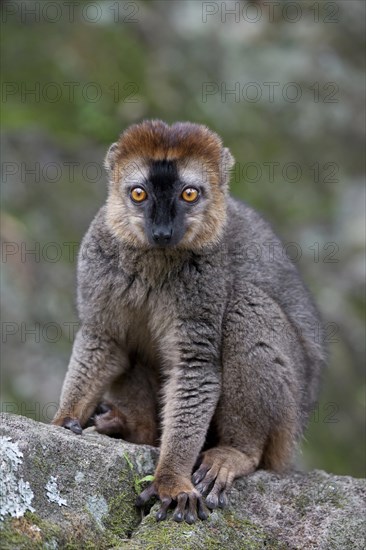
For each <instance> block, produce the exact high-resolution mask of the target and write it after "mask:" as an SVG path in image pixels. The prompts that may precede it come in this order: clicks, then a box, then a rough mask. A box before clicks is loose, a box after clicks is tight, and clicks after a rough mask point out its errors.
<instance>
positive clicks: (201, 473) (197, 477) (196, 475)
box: [192, 464, 209, 485]
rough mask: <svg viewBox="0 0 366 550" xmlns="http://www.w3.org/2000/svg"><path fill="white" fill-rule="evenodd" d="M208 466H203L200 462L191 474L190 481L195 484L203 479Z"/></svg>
mask: <svg viewBox="0 0 366 550" xmlns="http://www.w3.org/2000/svg"><path fill="white" fill-rule="evenodd" d="M208 470H209V468H208V467H207V466H205V465H204V464H202V465H201V466H200V467H199V468H198V470H197V471H196V472H195V473H194V474H193V476H192V483H193V484H194V485H197V483H199V482H200V481H202V480H203V478H204V477H205V475H206V474H207V472H208Z"/></svg>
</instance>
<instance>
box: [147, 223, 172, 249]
mask: <svg viewBox="0 0 366 550" xmlns="http://www.w3.org/2000/svg"><path fill="white" fill-rule="evenodd" d="M152 236H153V239H154V242H155V243H156V244H160V245H164V244H168V242H169V241H170V239H171V238H172V230H171V228H168V227H157V228H156V229H153V231H152Z"/></svg>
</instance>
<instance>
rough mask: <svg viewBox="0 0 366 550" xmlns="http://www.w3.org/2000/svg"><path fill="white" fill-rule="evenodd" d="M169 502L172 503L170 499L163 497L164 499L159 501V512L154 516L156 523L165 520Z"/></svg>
mask: <svg viewBox="0 0 366 550" xmlns="http://www.w3.org/2000/svg"><path fill="white" fill-rule="evenodd" d="M171 502H172V499H171V498H170V497H164V498H162V499H161V506H160V510H159V511H158V512H157V514H156V516H155V517H156V520H157V521H162V520H164V519H166V516H167V513H168V508H169V506H170V504H171Z"/></svg>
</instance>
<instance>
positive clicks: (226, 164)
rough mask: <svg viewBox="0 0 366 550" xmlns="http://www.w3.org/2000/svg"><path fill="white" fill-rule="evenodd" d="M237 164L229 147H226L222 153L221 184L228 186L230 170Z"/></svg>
mask: <svg viewBox="0 0 366 550" xmlns="http://www.w3.org/2000/svg"><path fill="white" fill-rule="evenodd" d="M234 164H235V159H234V157H233V156H232V154H231V153H230V150H229V149H228V148H227V147H224V148H223V149H222V152H221V167H220V171H221V174H220V175H221V184H222V185H224V186H227V185H228V184H229V180H230V170H231V169H232V167H233V166H234Z"/></svg>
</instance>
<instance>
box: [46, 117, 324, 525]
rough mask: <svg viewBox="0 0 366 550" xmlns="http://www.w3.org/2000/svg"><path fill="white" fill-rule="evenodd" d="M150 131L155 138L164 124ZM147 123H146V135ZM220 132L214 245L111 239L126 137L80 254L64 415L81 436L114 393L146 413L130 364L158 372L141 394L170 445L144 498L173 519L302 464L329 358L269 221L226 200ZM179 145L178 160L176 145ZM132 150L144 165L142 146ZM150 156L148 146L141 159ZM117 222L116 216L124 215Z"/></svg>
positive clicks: (124, 405) (191, 516)
mask: <svg viewBox="0 0 366 550" xmlns="http://www.w3.org/2000/svg"><path fill="white" fill-rule="evenodd" d="M143 124H145V125H146V127H147V128H148V131H149V132H150V131H151V132H153V133H154V132H160V131H161V128H162V127H163V126H162V125H163V123H160V122H159V123H155V122H152V123H143ZM142 126H143V125H141V126H139V127H136V128H138V131H141V133H142V132H143V130H144V128H142V129H141V127H142ZM166 128H168V130H167V129H166ZM169 128H170V127H167V126H166V125H164V127H163V129H164V132H169V131H171V132H176V133H177V135H178V138H179V136H180V134H179V132H181V131H182V129H181V128H182V127H181V126H178V127H177V128H175V127H172V128H171V130H169ZM195 128H200V127H196V126H194V125H191V127H189V128H188V130H190V129H191V133H192V136H191V137H190V139H192V140H194V132H195ZM184 131H185V132H186V131H187V128H184ZM210 135H211V136H212V140H213V142H212V143H213V146H217V150H218V152H219V153H218V158H219V160H217V159H216V157H215V158H214V157H213V158H212V159H210V161H211V160H212V163H211V168H212V166H214V165H215V164H214V162H216V161H217V163H218V164H217V166H218V169H217V171H216V173H215V174H214V176H215V177H216V179H211V173H210V175H209V185H211V187H212V189H213V191H214V192H215V194H214V195H213V197H211V198H210V197H208V198H207V197H206V199H205V200H206V201H210V200H211V201H213V200H215V201H218V202H217V210H219V209H220V208H221V209H222V211H221V213H219V214H218V216H217V220H218V221H217V222H216V223H217V224H221V225H220V227H219V228H218V229H219V231H217V233H216V234H215V238H214V239H213V240H212V241H209V239H208V237H205V239H206V240H205V241H204V240H202V242H200V241H199V237H197V239H196V240H195V244H194V243H193V244H192V246H191V247H190V246H189V245H188V244H185V245H184V246H183V245H182V246H179V245H178V246H175V247H172V248H155V247H151V246H149V245H148V244H146V243H143V242H141V244H139V242H138V240H137V241H136V240H134V237H133V236H132V237H131V238H130V237H129V238H128V239H127V237H126V241H124V239H123V234H122V235H121V232H120V230H118V231H116V232H114V229H113V223H112V222H111V221H110V220H111V219H112V218H111V216H109V214H108V208H115V204H116V202H115V201H113V205H112V207H111V205H110V203H111V197H113V196H116V194H117V193H119V189H120V188H119V185H120V180H121V178H122V177H123V176H122V175H121V174H123V172H121V171H120V172H119V171H118V163H119V162H120V163H122V162H123V160H124V159H117V157H116V151H118V147H120V150H123V151H125V150H126V149H127V150H128V143H127V145H126V142H123V139H124V138H123V135H122V138H121V140H122V141H120V145H119V146H118V144H117V145H116V146H115V147H114V148H112V149H111V153H110V156H109V159H108V162H107V165H108V167H109V169H110V193H109V205H108V203H107V206H104V207H102V208H101V210H100V211H99V213H98V214H97V216H96V217H95V219H94V221H93V222H92V224H91V226H90V228H89V230H88V232H87V234H86V236H85V237H84V240H83V243H82V246H81V251H80V256H79V264H78V310H79V315H80V320H81V323H82V329H81V330H80V331H79V333H78V335H77V337H76V340H75V343H74V349H73V354H72V357H71V361H70V365H69V369H68V373H67V376H66V379H65V382H64V386H63V391H62V396H61V402H60V409H59V411H58V413H57V415H56V417H55V420H54V422H55V423H56V424H59V425H64V426H66V427H71V429H72V428H73V426H75V424H76V425H78V422H79V423H80V425H81V426H83V425H85V424H86V422H87V421H88V419H89V417H90V416H91V415H92V413H93V411H94V409H95V407H96V405H97V404H98V403H99V402H100V401H101V400H103V399H105V394H106V393H107V392H108V391H112V396H111V395H109V401H111V402H112V403H113V404H114V405H115V406H116V410H117V409H118V408H119V410H120V411H121V414H125V413H126V414H130V415H131V417H133V416H136V410H138V407H136V404H135V405H134V406H132V405H131V402H133V400H134V396H135V395H136V389H134V388H133V384H130V386H129V383H128V379H130V380H131V373H132V372H133V371H132V370H131V369H137V367H136V365H138V364H139V362H140V364H141V365H144V369H148V371H145V372H148V373H149V375H146V376H144V377H143V376H141V373H142V372H144V371H143V370H139V371H138V372H139V373H140V374H139V376H140V379H141V380H142V379H144V380H147V382H146V387H144V388H143V389H142V390H141V391H142V394H143V395H144V396H145V398H143V399H138V401H141V403H140V411H141V418H146V419H147V420H148V424H149V425H150V426H153V425H154V422H155V423H156V425H155V429H156V433H160V432H161V443H160V446H161V451H160V460H159V464H158V467H157V471H156V473H155V481H154V483H153V484H152V486H151V487H150V488H149V489H147V490H146V491H145V492H144V493H142V495H141V497H140V500H139V503H140V504H144V502H146V501H147V500H148V498H149V497H150V496H152V495H153V494H155V495H157V496H158V497H159V498H160V500H161V501H162V507H161V510H160V512H159V514H158V519H164V518H165V517H166V513H167V509H168V506H169V504H170V503H171V501H172V499H173V500H175V501H176V502H177V507H176V510H175V512H174V519H176V520H177V521H181V520H182V519H185V520H186V521H188V522H192V521H194V520H195V519H196V517H197V514H198V516H199V517H200V518H202V519H204V518H205V517H206V515H207V514H206V512H205V510H204V507H203V504H202V497H201V494H203V495H204V496H206V497H207V498H206V503H207V504H208V506H209V507H211V508H214V507H216V506H222V505H224V504H225V501H226V496H225V489H227V488H228V487H229V486H230V485H231V483H232V480H233V479H234V478H235V477H238V476H240V475H245V474H248V473H250V472H251V471H253V470H254V469H255V468H257V467H258V466H261V465H262V466H265V467H267V468H271V469H275V470H279V469H282V468H284V467H286V466H288V465H289V464H290V463H291V458H292V455H293V450H294V447H295V445H296V443H297V442H298V440H299V438H300V436H301V435H302V433H303V431H304V428H305V426H306V423H307V420H308V417H309V413H310V411H311V409H312V407H313V405H314V403H315V400H316V398H317V392H318V385H319V377H320V373H321V370H322V366H323V364H324V360H325V356H324V351H323V347H322V343H321V340H322V335H321V329H320V322H319V317H318V314H317V312H316V309H315V307H314V306H313V303H312V301H311V299H310V297H309V294H308V292H307V290H306V289H305V288H304V285H303V283H302V281H301V279H300V277H299V274H298V272H297V269H296V268H295V266H294V265H293V264H292V263H291V261H290V260H289V259H288V258H287V257H286V254H284V253H283V248H282V245H281V243H280V241H279V240H278V238H277V237H276V236H275V235H274V233H273V231H272V229H271V228H270V226H269V225H268V224H267V223H266V222H265V221H263V219H262V218H261V217H260V216H259V214H258V213H256V212H255V211H254V210H252V209H251V208H250V207H249V206H247V205H246V204H244V203H242V202H239V201H237V200H235V199H233V198H231V197H229V196H228V194H227V179H228V170H229V168H230V165H229V166H227V165H225V164H223V159H224V158H226V157H227V153H226V151H227V150H224V149H223V148H222V144H221V141H220V140H219V138H218V136H216V135H215V134H213V133H212V134H210ZM127 137H129V135H128V136H127ZM174 137H175V142H174V147H175V149H174V151H175V153H174V154H173V153H172V154H171V156H173V157H174V158H175V156H176V151H177V150H178V151H179V139H176V135H174ZM126 139H127V138H125V141H126ZM182 139H183V138H182ZM185 139H186V138H185ZM177 141H178V145H177ZM137 143H138V140H137ZM122 145H123V147H124V149H123V147H122ZM186 146H187V147H188V145H187V143H186ZM134 147H135V145H134ZM146 147H147V146H146V144H145V149H146ZM152 147H153V146H152ZM224 151H225V152H224ZM205 154H207V155H209V154H210V152H209V153H205V152H202V153H200V155H201V156H199V157H198V160H199V159H201V160H202V163H203V165H205V157H204V155H205ZM111 155H113V158H111ZM133 155H134V157H133V158H134V162H139V160H137V161H136V150H135V149H134V151H133ZM147 155H148V153H146V151H145V150H144V153H143V154H142V155H141V157H142V159H143V162H145V161H146V158H147ZM159 155H166V152H165V151H163V152H159ZM149 156H150V154H149ZM152 156H153V154H151V157H152ZM159 158H160V157H159ZM116 159H117V160H116ZM195 161H196V162H197V159H195ZM141 162H142V160H141ZM116 166H117V167H116ZM178 166H179V163H178ZM121 170H122V168H121ZM197 177H199V176H198V175H197ZM215 186H216V187H215ZM123 200H128V199H123ZM202 204H205V203H204V202H203V203H202ZM201 206H202V205H201ZM119 208H121V209H124V208H125V207H124V206H123V204H122V206H120V207H119ZM201 210H202V209H201ZM139 212H140V211H138V210H137V209H136V215H139ZM192 212H193V214H192V217H194V215H195V214H194V212H196V216H197V217H198V216H202V215H203V213H202V212H201V211H200V210H199V209H196V210H194V209H193V210H192ZM117 214H118V210H116V208H115V211H114V219H116V215H117ZM108 220H109V221H108ZM211 221H212V220H211ZM127 223H128V220H127ZM205 223H206V221H205ZM131 227H132V228H133V223H132V225H131ZM202 234H205V232H204V231H203V232H202ZM182 242H183V243H184V239H183V241H182ZM197 243H199V247H198V245H197ZM136 372H137V370H136ZM128 373H129V374H128ZM150 377H151V378H150ZM137 379H138V378H137V375H136V380H137ZM115 381H118V384H114V385H113V383H114V382H115ZM136 383H137V382H136V381H135V384H136ZM124 384H125V385H124ZM141 384H143V382H141ZM110 388H112V390H111V389H110ZM118 388H120V389H118ZM123 388H124V389H123ZM119 395H120V396H121V397H120V399H119V398H118V396H119ZM148 395H150V396H151V399H150V401H149V398H148ZM107 399H108V398H107ZM162 401H163V403H164V405H163V406H162V407H160V403H161V402H162ZM138 404H139V403H137V405H138ZM159 409H161V410H160V411H159ZM129 411H130V412H129ZM101 419H103V417H101ZM151 419H153V420H152V421H151ZM102 424H103V422H101V425H102ZM121 425H123V423H122V424H121ZM209 427H210V434H211V435H212V441H213V442H214V443H210V441H209V440H207V441H206V447H205V448H206V451H205V452H204V453H203V456H202V457H201V465H200V467H199V468H198V470H196V472H195V473H194V475H193V478H192V479H191V475H192V471H193V468H194V465H195V463H196V461H197V458H198V455H199V453H200V451H201V450H202V448H203V447H204V445H205V440H206V436H207V433H208V429H209ZM75 431H77V430H75ZM101 431H103V429H101ZM104 431H107V430H104ZM121 432H122V433H121V435H122V436H123V428H121ZM130 440H131V439H130ZM141 442H142V441H141ZM148 442H151V441H148ZM212 444H213V445H214V446H213V447H212V446H211V448H210V445H212ZM112 482H113V481H112Z"/></svg>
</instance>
